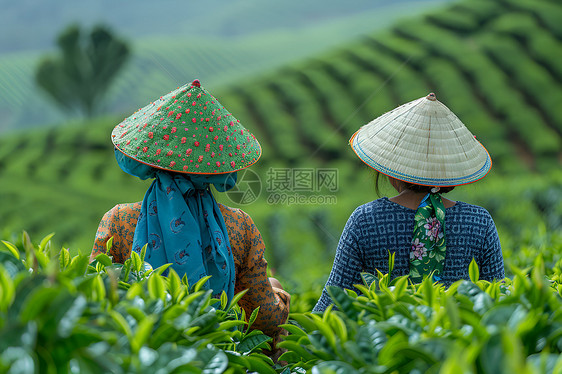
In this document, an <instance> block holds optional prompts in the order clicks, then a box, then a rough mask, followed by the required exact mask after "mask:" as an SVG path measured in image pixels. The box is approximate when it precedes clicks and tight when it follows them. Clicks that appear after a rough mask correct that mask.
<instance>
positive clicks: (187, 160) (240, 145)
mask: <svg viewBox="0 0 562 374" xmlns="http://www.w3.org/2000/svg"><path fill="white" fill-rule="evenodd" d="M111 139H112V142H113V144H114V145H115V147H117V149H119V150H120V151H121V152H123V153H124V154H125V155H126V156H128V157H131V158H133V159H135V160H137V161H139V162H141V163H143V164H147V165H150V166H153V167H155V168H159V169H164V170H169V171H174V172H180V173H193V174H222V173H231V172H234V171H238V170H242V169H244V168H247V167H248V166H250V165H252V164H254V163H255V162H256V161H257V160H258V159H259V158H260V156H261V147H260V144H259V143H258V141H257V139H256V138H255V137H254V135H252V134H251V133H250V132H249V131H248V130H247V129H246V128H245V127H244V126H242V124H241V123H240V121H239V120H237V119H236V118H234V116H233V115H232V114H231V113H230V112H228V110H226V109H225V108H224V106H222V105H221V104H220V103H219V102H218V100H217V99H216V98H214V97H213V95H211V94H210V93H209V92H208V91H207V90H205V89H204V88H203V87H201V84H200V83H199V80H197V79H196V80H194V81H193V82H192V83H190V84H186V85H185V86H183V87H179V88H178V89H176V90H175V91H172V92H170V93H169V94H167V95H165V96H162V97H160V99H158V100H156V101H155V102H153V103H150V104H148V105H147V106H145V107H144V108H141V109H139V110H138V111H136V112H135V113H134V114H133V115H131V116H130V117H128V118H126V119H125V120H124V121H123V122H121V123H120V124H118V125H117V126H115V128H114V129H113V132H112V133H111Z"/></svg>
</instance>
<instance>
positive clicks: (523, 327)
mask: <svg viewBox="0 0 562 374" xmlns="http://www.w3.org/2000/svg"><path fill="white" fill-rule="evenodd" d="M555 270H556V272H558V274H559V273H560V264H558V268H557V269H555ZM513 271H514V272H515V276H514V278H513V279H509V278H506V279H505V280H503V281H501V282H487V281H483V280H478V267H477V265H476V263H475V262H474V261H473V262H472V264H471V265H470V276H471V280H472V281H465V280H462V281H458V282H456V283H455V284H453V285H452V286H450V287H449V288H448V289H446V288H444V287H443V286H441V285H439V284H437V283H436V284H431V282H430V278H426V279H425V280H424V281H423V282H422V283H421V284H419V285H413V284H411V283H409V281H408V279H407V277H399V278H396V279H393V280H391V278H390V277H389V275H388V274H384V275H383V274H378V275H377V276H376V277H375V276H374V275H372V274H368V273H364V274H363V280H364V284H363V285H357V286H356V287H357V290H358V291H360V293H359V295H358V294H357V293H356V292H354V291H352V290H346V291H344V290H341V289H339V288H337V287H330V288H328V292H329V294H330V296H331V298H332V300H333V301H334V303H335V305H336V307H337V308H336V307H334V308H332V307H329V308H328V309H327V310H326V311H325V312H324V313H323V314H315V313H310V312H307V313H295V314H292V315H291V316H290V317H291V321H290V322H291V323H290V324H288V325H285V326H284V327H285V328H286V329H287V330H288V331H290V333H291V334H290V335H289V336H288V337H287V338H286V340H285V341H283V342H281V343H279V345H280V346H282V347H284V348H286V349H287V352H286V353H284V354H283V355H282V356H281V357H280V360H286V361H287V362H289V363H290V367H291V370H295V371H296V369H297V368H298V369H300V370H302V371H303V372H304V371H306V372H312V373H340V372H341V373H437V372H439V373H560V372H562V355H560V354H561V353H562V334H561V331H562V330H561V328H562V314H561V313H560V310H562V309H561V308H562V297H561V296H562V285H561V284H560V283H559V282H558V279H559V278H556V279H555V276H553V275H552V272H549V273H550V274H551V275H550V278H551V279H549V277H547V276H545V269H544V263H543V262H542V258H541V257H540V256H538V257H537V259H536V261H535V266H534V268H533V270H532V272H531V276H530V277H527V276H526V275H525V274H524V273H523V272H521V271H520V270H518V269H513Z"/></svg>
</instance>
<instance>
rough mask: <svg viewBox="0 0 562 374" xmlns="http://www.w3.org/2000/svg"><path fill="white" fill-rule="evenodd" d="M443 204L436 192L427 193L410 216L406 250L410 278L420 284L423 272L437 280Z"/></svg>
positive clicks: (440, 267)
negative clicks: (409, 241) (411, 223)
mask: <svg viewBox="0 0 562 374" xmlns="http://www.w3.org/2000/svg"><path fill="white" fill-rule="evenodd" d="M445 252H446V245H445V206H444V205H443V201H442V200H441V195H440V194H438V193H429V194H427V195H426V196H425V197H424V198H423V199H422V201H421V203H420V205H419V206H418V209H417V210H416V214H415V216H414V234H413V236H412V248H411V251H410V279H411V280H412V282H414V283H420V282H421V281H422V279H423V276H424V275H429V274H433V280H434V281H440V280H441V274H442V273H443V266H444V264H445Z"/></svg>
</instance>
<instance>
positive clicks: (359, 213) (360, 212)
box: [351, 197, 409, 218]
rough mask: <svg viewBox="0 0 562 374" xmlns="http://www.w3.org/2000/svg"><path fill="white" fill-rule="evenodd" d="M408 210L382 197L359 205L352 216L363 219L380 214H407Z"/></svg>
mask: <svg viewBox="0 0 562 374" xmlns="http://www.w3.org/2000/svg"><path fill="white" fill-rule="evenodd" d="M408 210H409V209H408V208H405V207H403V206H401V205H398V204H396V203H393V202H392V201H390V200H389V199H388V198H387V197H381V198H380V199H376V200H373V201H369V202H368V203H365V204H362V205H359V206H358V207H357V208H356V209H355V210H354V211H353V213H352V214H351V216H352V217H355V218H362V217H364V216H366V215H368V216H372V215H373V214H378V213H389V212H406V211H408Z"/></svg>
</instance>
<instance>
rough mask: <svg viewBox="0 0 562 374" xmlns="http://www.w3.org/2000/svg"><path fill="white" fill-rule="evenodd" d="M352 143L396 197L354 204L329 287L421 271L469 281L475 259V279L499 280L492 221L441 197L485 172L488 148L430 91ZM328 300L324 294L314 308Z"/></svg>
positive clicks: (415, 275) (446, 280)
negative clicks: (366, 274)
mask: <svg viewBox="0 0 562 374" xmlns="http://www.w3.org/2000/svg"><path fill="white" fill-rule="evenodd" d="M350 144H351V146H352V148H353V150H354V151H355V153H356V154H357V156H358V157H359V158H360V159H361V160H362V161H363V162H365V163H366V164H367V165H368V166H370V167H372V168H373V169H375V171H376V172H377V183H378V177H379V176H380V175H381V174H384V175H386V176H387V177H388V180H389V182H390V184H391V185H392V186H393V187H394V189H396V191H397V193H398V194H397V195H396V196H394V197H391V198H386V197H383V198H380V199H377V200H374V201H371V202H369V203H366V204H364V205H361V206H359V207H358V208H357V209H356V210H355V211H354V212H353V213H352V214H351V217H349V220H348V221H347V224H346V225H345V228H344V230H343V232H342V235H341V237H340V241H339V244H338V247H337V250H336V255H335V259H334V265H333V267H332V271H331V273H330V276H329V278H328V281H327V282H326V286H330V285H332V286H338V287H341V288H347V289H352V288H353V285H355V284H361V283H362V281H361V275H360V273H361V272H363V271H365V272H370V273H375V272H376V270H379V271H381V272H383V273H388V271H389V267H388V258H389V253H392V252H394V253H395V263H394V269H393V270H392V272H391V277H392V278H395V277H398V276H403V275H409V277H410V280H411V281H412V282H416V283H418V282H421V280H422V279H423V278H424V277H426V276H431V277H432V278H433V281H437V282H441V283H443V284H444V285H445V286H449V285H450V284H452V283H453V282H455V281H457V280H459V279H469V276H468V266H469V264H470V262H471V261H472V259H473V258H474V259H475V260H476V263H477V264H478V266H479V269H480V279H485V280H489V281H492V280H494V279H503V278H504V267H503V257H502V253H501V246H500V241H499V238H498V233H497V230H496V226H495V224H494V221H493V220H492V217H491V216H490V214H489V213H488V212H487V211H486V210H485V209H484V208H482V207H479V206H476V205H471V204H467V203H464V202H461V201H452V200H449V199H446V198H444V197H442V196H441V195H442V194H443V193H446V192H449V191H451V190H452V189H453V188H454V187H455V186H459V185H464V184H468V183H472V182H475V181H477V180H479V179H481V178H483V177H484V176H485V175H486V174H488V172H489V171H490V168H491V165H492V162H491V159H490V156H489V154H488V152H487V151H486V149H485V148H484V147H483V146H482V145H481V144H480V143H479V142H478V141H477V140H476V139H475V137H474V136H473V135H472V134H471V133H470V131H469V130H468V129H467V128H466V126H464V124H463V123H462V122H461V121H460V120H459V119H458V118H457V117H456V116H455V115H454V114H453V113H452V112H451V111H450V110H449V109H448V108H447V107H446V106H445V105H443V104H442V103H441V102H439V101H438V100H436V97H435V95H434V94H432V93H431V94H429V95H428V96H426V97H422V98H420V99H417V100H414V101H411V102H409V103H406V104H404V105H402V106H399V107H398V108H396V109H394V110H392V111H390V112H388V113H385V114H383V115H382V116H380V117H378V118H376V119H375V120H373V121H371V122H370V123H369V124H367V125H365V126H363V127H361V129H359V131H357V132H356V133H355V134H354V135H353V136H352V138H351V140H350ZM331 303H332V300H331V299H330V296H329V295H328V293H327V292H326V287H324V290H323V292H322V296H321V297H320V300H319V301H318V303H317V304H316V306H315V307H314V311H323V310H324V309H326V308H327V307H328V306H329V305H330V304H331Z"/></svg>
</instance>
